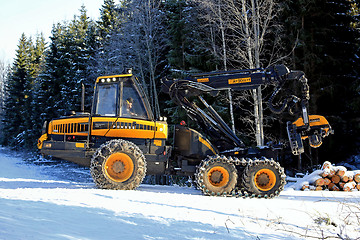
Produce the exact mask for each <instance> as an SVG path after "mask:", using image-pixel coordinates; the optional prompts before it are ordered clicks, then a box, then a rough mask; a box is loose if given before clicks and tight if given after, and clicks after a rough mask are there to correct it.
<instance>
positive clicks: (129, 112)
mask: <svg viewBox="0 0 360 240" xmlns="http://www.w3.org/2000/svg"><path fill="white" fill-rule="evenodd" d="M122 89H123V95H122V106H123V107H122V109H121V116H122V117H129V118H142V119H148V114H147V112H146V109H145V106H144V102H143V99H142V98H141V96H140V94H139V92H138V91H137V89H136V88H135V86H134V83H133V82H132V81H130V79H128V80H126V81H124V82H123V88H122Z"/></svg>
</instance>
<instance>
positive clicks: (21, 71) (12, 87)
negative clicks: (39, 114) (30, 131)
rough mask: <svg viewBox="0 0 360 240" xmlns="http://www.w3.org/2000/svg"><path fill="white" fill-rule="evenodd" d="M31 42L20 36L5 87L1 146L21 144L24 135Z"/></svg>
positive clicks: (29, 77)
mask: <svg viewBox="0 0 360 240" xmlns="http://www.w3.org/2000/svg"><path fill="white" fill-rule="evenodd" d="M30 48H31V42H29V40H28V39H27V37H26V36H25V34H22V35H21V38H20V40H19V44H18V49H17V50H16V58H15V60H14V63H13V66H12V69H11V74H10V77H9V79H8V81H7V85H6V88H5V90H6V94H7V95H6V99H5V104H4V119H3V125H4V136H6V137H5V138H4V139H3V144H5V145H11V146H15V145H17V144H23V137H24V135H25V132H24V130H25V124H24V120H25V118H26V116H27V113H26V108H25V107H24V106H25V105H26V102H27V101H28V98H29V95H28V91H27V88H28V87H29V82H30V81H31V75H30V72H29V71H30V70H31V68H30V61H29V52H30Z"/></svg>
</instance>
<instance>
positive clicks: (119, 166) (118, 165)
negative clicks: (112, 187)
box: [112, 161, 125, 173]
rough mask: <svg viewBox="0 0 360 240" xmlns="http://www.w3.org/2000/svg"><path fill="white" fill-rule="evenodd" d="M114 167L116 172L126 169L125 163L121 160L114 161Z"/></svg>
mask: <svg viewBox="0 0 360 240" xmlns="http://www.w3.org/2000/svg"><path fill="white" fill-rule="evenodd" d="M112 169H113V171H114V172H115V173H121V172H123V171H124V170H125V165H124V163H123V162H121V161H116V162H114V164H113V165H112Z"/></svg>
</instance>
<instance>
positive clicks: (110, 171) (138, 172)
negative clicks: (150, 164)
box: [90, 139, 146, 190]
mask: <svg viewBox="0 0 360 240" xmlns="http://www.w3.org/2000/svg"><path fill="white" fill-rule="evenodd" d="M90 173H91V176H92V178H93V179H94V182H95V184H96V185H97V186H98V187H99V188H103V189H118V190H132V189H135V188H137V187H138V186H139V185H140V184H141V182H142V180H143V179H144V177H145V174H146V162H145V156H144V154H143V153H142V151H141V150H140V148H139V147H138V146H136V145H135V144H134V143H132V142H129V141H126V140H123V139H115V140H111V141H109V142H106V143H104V144H103V145H101V146H100V147H99V149H98V150H97V151H96V152H95V153H94V155H93V157H92V159H91V165H90Z"/></svg>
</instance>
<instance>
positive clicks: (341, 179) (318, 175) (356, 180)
mask: <svg viewBox="0 0 360 240" xmlns="http://www.w3.org/2000/svg"><path fill="white" fill-rule="evenodd" d="M309 176H310V177H309V178H308V181H307V182H304V184H303V185H302V188H301V190H304V191H305V190H307V191H308V190H313V191H322V190H329V191H346V192H351V191H360V170H356V171H348V170H347V169H346V168H345V167H343V166H333V165H332V164H331V163H330V162H324V164H323V165H322V167H321V169H320V170H316V171H315V172H313V173H312V174H310V175H309Z"/></svg>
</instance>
